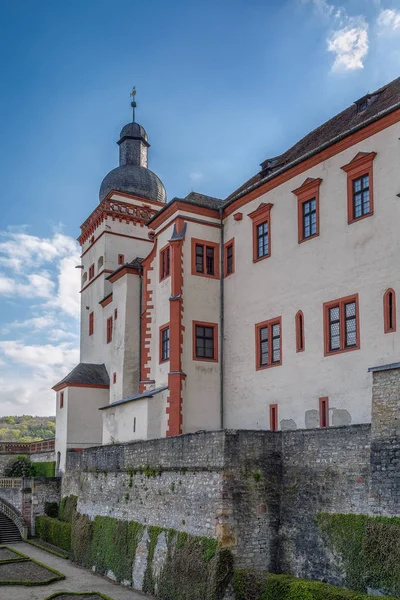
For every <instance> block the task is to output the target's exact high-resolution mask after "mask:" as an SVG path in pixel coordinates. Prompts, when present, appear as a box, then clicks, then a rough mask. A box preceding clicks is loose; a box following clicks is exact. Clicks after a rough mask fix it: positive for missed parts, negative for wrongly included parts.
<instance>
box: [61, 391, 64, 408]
mask: <svg viewBox="0 0 400 600" xmlns="http://www.w3.org/2000/svg"><path fill="white" fill-rule="evenodd" d="M60 408H64V392H60Z"/></svg>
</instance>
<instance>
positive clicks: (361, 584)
mask: <svg viewBox="0 0 400 600" xmlns="http://www.w3.org/2000/svg"><path fill="white" fill-rule="evenodd" d="M317 519H318V523H319V527H320V529H321V532H322V533H323V534H324V535H325V537H326V539H327V541H328V544H329V545H330V547H331V549H332V550H333V551H334V552H336V553H337V554H339V555H340V558H341V561H342V563H343V569H344V571H345V574H346V586H347V587H349V588H350V589H354V590H360V591H365V590H366V588H367V586H368V587H371V588H375V589H379V590H383V591H385V592H386V593H390V594H395V595H396V596H400V568H399V565H400V518H397V517H393V518H389V517H368V516H366V515H353V514H349V515H343V514H333V515H331V514H328V513H321V514H319V515H318V517H317Z"/></svg>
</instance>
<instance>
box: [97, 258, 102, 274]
mask: <svg viewBox="0 0 400 600" xmlns="http://www.w3.org/2000/svg"><path fill="white" fill-rule="evenodd" d="M103 264H104V256H100V258H99V260H98V261H97V270H98V271H100V269H101V267H102V266H103Z"/></svg>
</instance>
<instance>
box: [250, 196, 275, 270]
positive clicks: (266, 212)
mask: <svg viewBox="0 0 400 600" xmlns="http://www.w3.org/2000/svg"><path fill="white" fill-rule="evenodd" d="M272 207H273V204H271V203H269V204H265V203H264V202H263V203H262V204H260V206H259V207H258V208H257V209H256V210H253V212H251V213H250V214H249V215H247V216H248V217H250V219H251V220H252V221H253V262H254V263H256V262H259V261H260V260H264V259H265V258H269V257H270V256H271V218H270V212H271V208H272ZM261 223H268V254H266V255H265V256H258V246H257V227H258V226H259V225H261Z"/></svg>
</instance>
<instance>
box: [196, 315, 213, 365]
mask: <svg viewBox="0 0 400 600" xmlns="http://www.w3.org/2000/svg"><path fill="white" fill-rule="evenodd" d="M196 327H210V328H212V330H213V338H212V339H213V354H214V358H205V357H202V356H197V353H196V341H197V340H196V331H197V330H196ZM192 338H193V339H192V342H193V360H200V361H202V362H218V324H217V323H207V322H205V321H193V329H192Z"/></svg>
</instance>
